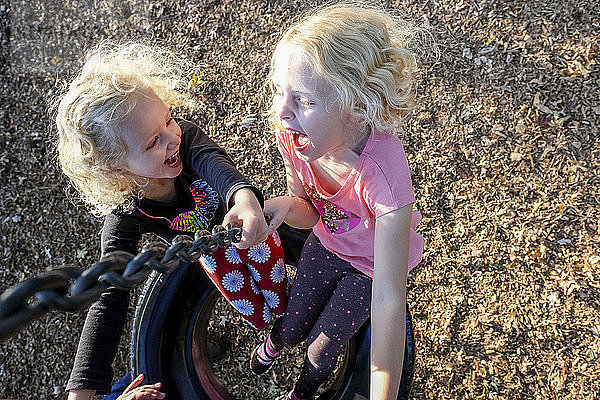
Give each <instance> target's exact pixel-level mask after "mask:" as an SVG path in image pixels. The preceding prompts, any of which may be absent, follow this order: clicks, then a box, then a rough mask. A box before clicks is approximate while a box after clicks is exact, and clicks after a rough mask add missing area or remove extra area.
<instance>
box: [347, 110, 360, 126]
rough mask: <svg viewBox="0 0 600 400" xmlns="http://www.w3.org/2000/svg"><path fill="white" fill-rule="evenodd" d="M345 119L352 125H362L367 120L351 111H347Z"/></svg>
mask: <svg viewBox="0 0 600 400" xmlns="http://www.w3.org/2000/svg"><path fill="white" fill-rule="evenodd" d="M344 119H345V120H346V121H348V122H350V123H351V124H354V125H360V124H362V123H364V122H365V119H364V118H363V117H361V116H359V115H356V114H355V113H353V112H351V111H346V113H345V117H344Z"/></svg>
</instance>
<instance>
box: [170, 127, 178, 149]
mask: <svg viewBox="0 0 600 400" xmlns="http://www.w3.org/2000/svg"><path fill="white" fill-rule="evenodd" d="M167 138H168V141H167V143H168V145H167V146H168V147H169V148H171V149H172V148H174V147H178V146H179V145H180V144H181V130H180V129H177V130H176V131H174V130H168V131H167Z"/></svg>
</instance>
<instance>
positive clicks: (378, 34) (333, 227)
mask: <svg viewBox="0 0 600 400" xmlns="http://www.w3.org/2000/svg"><path fill="white" fill-rule="evenodd" d="M415 31H416V28H415V27H414V26H412V25H410V24H409V23H407V22H406V21H402V20H399V19H397V18H396V17H394V16H392V15H390V14H389V13H387V12H385V11H384V10H382V9H381V8H379V7H376V6H370V5H366V4H363V3H355V2H353V3H340V4H336V5H331V6H327V7H324V8H321V9H320V10H318V11H317V12H316V13H315V14H313V15H311V16H308V17H306V18H305V19H304V20H302V21H301V22H300V23H298V24H296V25H294V26H292V27H291V28H289V29H288V30H287V31H286V32H285V34H284V35H283V37H282V39H281V40H280V41H279V43H278V44H277V46H276V48H275V51H274V54H273V57H272V59H271V73H270V83H271V86H272V89H273V102H272V109H271V122H272V125H273V127H274V128H275V131H276V140H277V145H278V148H279V150H280V152H281V154H282V156H283V159H284V163H285V167H286V176H287V186H288V190H289V195H288V196H282V197H277V198H273V199H270V200H267V201H266V202H265V207H264V211H265V214H266V215H269V216H270V217H271V222H270V225H269V229H270V230H271V231H274V230H275V229H276V228H277V227H278V226H279V225H280V224H281V223H283V222H286V223H288V224H290V225H293V226H295V227H298V228H312V233H311V235H310V236H309V238H308V240H307V241H306V244H305V245H304V248H303V249H302V256H301V260H300V262H299V265H298V271H297V274H296V278H295V280H294V283H293V287H292V290H291V293H290V297H289V300H288V307H287V310H286V313H285V314H284V316H283V317H282V318H280V319H279V320H277V321H276V322H275V324H274V326H273V329H272V331H271V333H270V334H269V335H268V336H267V338H266V339H265V341H264V342H263V343H261V344H259V345H258V346H257V347H256V349H255V350H254V352H253V354H252V358H251V362H250V365H251V369H252V370H253V371H254V372H255V373H256V374H262V373H264V372H266V371H267V369H268V368H269V367H270V366H271V364H272V363H273V361H274V360H275V359H276V356H277V354H278V353H279V351H280V350H281V349H283V348H284V347H286V346H293V345H296V344H298V343H300V342H302V341H303V340H305V339H308V342H307V354H306V358H305V361H304V365H303V368H302V371H301V373H300V377H299V378H298V381H297V382H296V383H295V385H294V388H293V389H292V391H291V392H290V393H289V394H288V395H287V398H288V399H308V398H311V397H312V396H314V395H315V394H316V393H317V389H318V388H319V386H320V385H321V384H322V383H323V382H324V381H325V380H326V378H327V376H328V375H329V374H330V373H331V372H332V371H333V369H334V368H335V365H336V361H337V357H338V355H339V353H340V351H341V349H342V347H343V345H344V344H345V343H346V342H347V341H348V340H349V339H350V338H351V337H352V336H353V335H354V334H355V333H356V332H357V331H358V330H359V328H360V327H361V325H363V324H364V323H365V321H367V320H368V319H369V318H371V377H370V378H371V379H370V399H371V400H379V399H396V398H397V396H398V388H399V385H400V379H401V376H402V361H403V356H404V348H405V329H406V326H405V323H406V322H405V321H406V312H407V305H406V281H407V274H408V271H410V269H411V268H413V267H414V266H415V265H417V264H418V263H419V261H420V260H421V257H422V252H423V243H424V241H423V238H422V237H421V236H420V235H419V234H418V233H416V232H415V227H416V225H417V224H418V223H419V220H420V218H421V217H420V214H419V213H418V212H413V210H412V204H413V203H414V202H415V197H414V193H413V188H412V183H411V178H410V170H409V167H408V161H407V159H406V155H405V153H404V149H403V146H402V143H401V141H400V139H399V138H398V137H397V133H398V131H399V123H400V122H401V119H402V117H403V116H404V115H406V114H407V113H408V112H409V111H410V110H411V105H412V100H413V73H414V71H415V69H416V62H415V57H414V55H413V54H412V53H411V52H410V51H409V50H408V45H409V42H410V40H411V38H412V37H413V35H414V33H415Z"/></svg>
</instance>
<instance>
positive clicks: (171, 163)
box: [163, 150, 181, 168]
mask: <svg viewBox="0 0 600 400" xmlns="http://www.w3.org/2000/svg"><path fill="white" fill-rule="evenodd" d="M163 164H165V165H166V166H167V167H169V168H177V167H179V165H180V164H181V157H179V150H177V151H176V152H175V154H173V155H172V156H171V157H169V158H167V159H166V160H165V161H164V162H163Z"/></svg>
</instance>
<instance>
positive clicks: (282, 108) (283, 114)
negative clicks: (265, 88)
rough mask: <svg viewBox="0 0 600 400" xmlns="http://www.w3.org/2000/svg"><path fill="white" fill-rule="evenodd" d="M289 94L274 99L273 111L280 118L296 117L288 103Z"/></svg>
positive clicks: (289, 118)
mask: <svg viewBox="0 0 600 400" xmlns="http://www.w3.org/2000/svg"><path fill="white" fill-rule="evenodd" d="M290 100H291V99H290V96H288V95H282V96H280V97H279V98H278V99H276V100H275V101H274V103H275V104H274V105H275V111H276V112H277V115H278V116H279V118H280V119H282V120H291V119H294V118H296V114H294V110H293V109H292V107H291V104H290Z"/></svg>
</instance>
